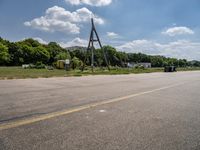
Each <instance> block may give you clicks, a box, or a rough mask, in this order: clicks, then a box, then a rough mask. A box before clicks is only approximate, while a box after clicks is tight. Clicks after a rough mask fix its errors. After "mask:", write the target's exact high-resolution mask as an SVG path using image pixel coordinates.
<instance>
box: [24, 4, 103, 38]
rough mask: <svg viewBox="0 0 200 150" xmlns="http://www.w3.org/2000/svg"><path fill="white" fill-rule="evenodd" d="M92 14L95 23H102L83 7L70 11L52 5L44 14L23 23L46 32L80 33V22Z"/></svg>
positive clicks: (85, 20) (87, 19)
mask: <svg viewBox="0 0 200 150" xmlns="http://www.w3.org/2000/svg"><path fill="white" fill-rule="evenodd" d="M92 15H93V16H94V21H95V23H97V24H104V20H103V19H102V18H100V17H98V16H96V15H94V14H93V13H92V12H91V11H90V10H88V9H87V8H85V7H83V8H81V9H78V10H76V11H74V12H70V11H67V10H65V9H64V8H62V7H58V6H54V7H51V8H48V9H47V10H46V13H45V15H44V16H41V17H39V18H35V19H33V20H31V21H27V22H25V23H24V25H25V26H29V27H32V28H35V29H39V30H43V31H47V32H57V31H59V32H64V33H71V34H78V33H80V27H79V25H80V23H84V22H89V21H90V18H91V16H92Z"/></svg>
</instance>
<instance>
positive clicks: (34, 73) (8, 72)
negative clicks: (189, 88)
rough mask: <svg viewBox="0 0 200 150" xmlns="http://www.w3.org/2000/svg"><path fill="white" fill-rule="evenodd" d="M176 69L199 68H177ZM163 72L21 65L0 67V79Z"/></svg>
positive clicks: (161, 69) (154, 70)
mask: <svg viewBox="0 0 200 150" xmlns="http://www.w3.org/2000/svg"><path fill="white" fill-rule="evenodd" d="M177 70H178V71H192V70H200V68H178V69H177ZM152 72H163V68H149V69H127V68H125V69H124V68H112V69H111V70H110V71H108V70H103V69H100V68H96V69H95V71H94V73H92V71H91V70H89V69H88V70H85V71H84V72H82V71H80V70H71V71H65V70H58V69H54V70H47V69H23V68H21V67H0V80H3V79H25V78H49V77H69V76H86V75H117V74H131V73H135V74H138V73H152Z"/></svg>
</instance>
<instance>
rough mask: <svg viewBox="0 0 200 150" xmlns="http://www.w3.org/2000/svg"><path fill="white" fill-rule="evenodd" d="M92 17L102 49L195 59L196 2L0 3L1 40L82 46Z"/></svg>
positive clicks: (199, 8)
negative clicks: (103, 46)
mask: <svg viewBox="0 0 200 150" xmlns="http://www.w3.org/2000/svg"><path fill="white" fill-rule="evenodd" d="M91 17H93V18H94V21H95V25H96V28H97V31H98V33H99V36H100V39H101V41H102V43H103V45H111V46H113V47H115V48H116V49H117V50H119V51H125V52H134V53H135V52H136V53H137V52H142V53H145V54H150V55H163V56H167V57H175V58H181V59H188V60H200V0H0V20H1V21H0V36H1V37H2V38H4V39H7V40H10V41H20V40H23V39H25V38H34V39H36V40H38V41H39V42H41V43H45V44H46V43H48V42H51V41H55V42H57V43H59V44H60V45H61V46H62V47H70V46H87V43H88V38H89V32H90V29H91V24H90V18H91Z"/></svg>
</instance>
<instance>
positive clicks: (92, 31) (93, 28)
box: [82, 18, 110, 72]
mask: <svg viewBox="0 0 200 150" xmlns="http://www.w3.org/2000/svg"><path fill="white" fill-rule="evenodd" d="M91 23H92V29H91V32H90V39H89V43H88V47H87V53H86V57H85V60H84V62H83V68H82V71H83V70H84V68H85V63H86V60H87V56H88V53H89V51H91V54H92V55H91V67H92V72H94V50H95V47H94V43H95V42H98V44H99V46H100V48H101V49H102V50H103V56H104V59H105V62H106V65H107V67H108V70H110V68H109V65H108V60H107V57H106V54H105V50H104V49H103V47H102V44H101V41H100V39H99V36H98V33H97V31H96V29H95V26H94V20H93V18H92V19H91ZM94 35H96V39H95V38H94Z"/></svg>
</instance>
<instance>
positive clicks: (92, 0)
mask: <svg viewBox="0 0 200 150" xmlns="http://www.w3.org/2000/svg"><path fill="white" fill-rule="evenodd" d="M65 1H66V2H69V3H70V4H72V5H81V4H86V5H90V6H97V7H100V6H106V5H110V4H111V3H112V0H65Z"/></svg>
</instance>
